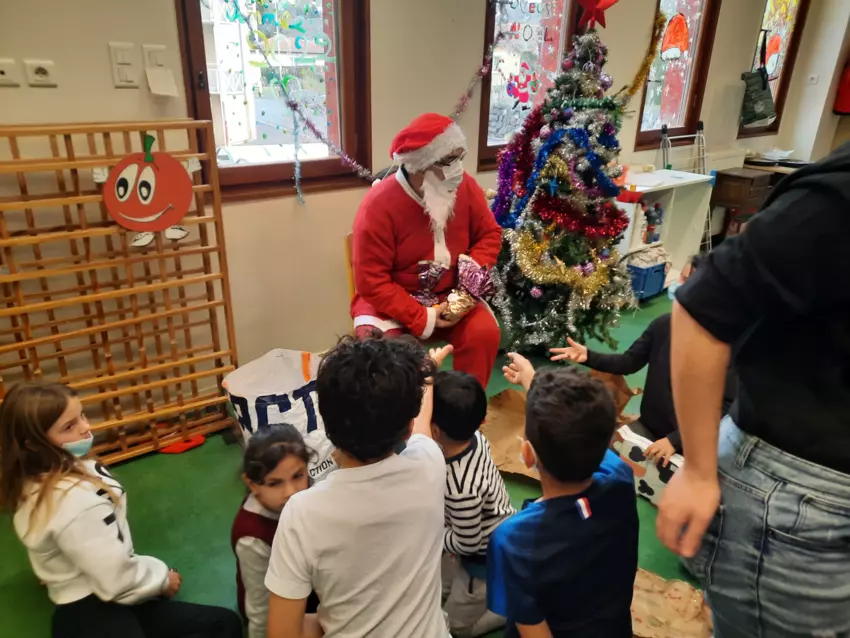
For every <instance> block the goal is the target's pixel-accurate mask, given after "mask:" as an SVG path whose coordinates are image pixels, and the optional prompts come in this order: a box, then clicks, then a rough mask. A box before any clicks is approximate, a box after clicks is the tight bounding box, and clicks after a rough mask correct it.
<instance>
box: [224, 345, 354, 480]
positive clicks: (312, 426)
mask: <svg viewBox="0 0 850 638" xmlns="http://www.w3.org/2000/svg"><path fill="white" fill-rule="evenodd" d="M319 361H320V358H319V357H318V356H317V355H315V354H311V353H309V352H298V351H296V350H283V349H277V350H272V351H270V352H267V353H266V354H264V355H263V356H262V357H260V358H259V359H255V360H254V361H251V362H250V363H247V364H245V365H243V366H240V367H239V368H238V369H236V370H234V371H233V372H231V373H230V374H228V375H227V376H226V377H224V383H223V384H222V385H223V386H224V389H225V390H226V391H227V394H228V397H229V398H230V402H231V403H232V404H233V408H234V410H235V411H236V416H237V418H238V419H239V423H240V425H241V426H242V434H243V436H244V437H245V442H246V443H247V442H248V440H249V439H250V438H251V437H252V436H253V435H254V433H256V432H259V431H262V430H265V429H266V428H268V427H270V426H273V425H274V424H276V423H289V424H291V425H294V426H295V427H296V428H298V431H299V432H301V436H303V437H304V441H305V443H307V445H308V446H309V447H310V448H311V449H313V450H314V451H315V452H316V457H315V458H314V459H312V460H311V462H310V464H309V467H308V469H309V472H310V477H311V478H312V479H313V480H315V481H320V480H322V479H323V478H325V476H327V474H328V472H330V471H332V470H335V469H336V468H337V465H336V462H335V461H334V460H333V458H332V457H331V452H332V451H333V445H332V444H331V442H330V441H329V440H328V438H327V436H326V435H325V424H324V423H323V422H322V417H321V415H320V414H319V399H318V396H317V394H316V373H317V372H318V369H319Z"/></svg>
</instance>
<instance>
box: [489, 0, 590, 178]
mask: <svg viewBox="0 0 850 638" xmlns="http://www.w3.org/2000/svg"><path fill="white" fill-rule="evenodd" d="M574 2H575V0H545V1H540V2H535V1H531V0H491V2H490V5H489V9H488V12H487V34H486V35H487V37H486V43H485V46H486V47H487V48H489V46H490V45H491V44H493V43H495V44H494V47H493V62H492V74H491V75H490V77H489V78H487V79H485V84H484V90H485V94H484V96H483V99H482V114H481V115H482V117H481V122H482V127H481V133H480V136H481V139H480V140H479V166H480V165H481V164H482V160H492V161H493V162H494V161H495V157H496V153H497V152H498V150H499V148H500V147H501V146H503V145H504V144H506V143H507V142H508V141H509V140H510V138H511V136H512V135H513V134H514V133H515V132H516V131H518V130H519V129H520V127H521V126H522V123H523V121H524V120H525V118H526V116H527V115H528V113H529V112H530V111H531V109H532V108H534V106H536V105H537V104H539V103H541V102H543V100H544V98H545V96H546V91H547V90H548V89H549V88H550V87H551V86H553V84H554V79H555V76H556V75H557V74H558V72H559V70H560V63H561V58H562V57H563V52H564V46H565V43H566V44H569V42H568V38H569V36H570V35H572V33H573V23H574V20H575V13H574V11H575V7H574V6H573V5H574ZM488 80H489V82H488Z"/></svg>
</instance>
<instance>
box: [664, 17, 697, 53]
mask: <svg viewBox="0 0 850 638" xmlns="http://www.w3.org/2000/svg"><path fill="white" fill-rule="evenodd" d="M689 40H690V34H689V33H688V22H687V20H685V16H684V15H682V14H681V13H677V14H676V15H674V16H673V17H672V18H670V22H668V23H667V29H666V30H665V31H664V39H663V40H662V41H661V59H662V60H668V61H669V60H678V59H679V58H681V57H682V56H683V55H684V54H685V53H687V51H688V41H689Z"/></svg>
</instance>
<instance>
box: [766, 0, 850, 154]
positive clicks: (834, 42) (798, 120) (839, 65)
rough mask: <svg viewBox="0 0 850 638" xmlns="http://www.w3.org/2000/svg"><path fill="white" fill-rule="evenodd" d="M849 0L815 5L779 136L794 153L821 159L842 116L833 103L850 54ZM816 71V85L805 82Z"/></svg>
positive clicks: (802, 44) (807, 26) (795, 69)
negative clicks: (834, 110) (849, 50)
mask: <svg viewBox="0 0 850 638" xmlns="http://www.w3.org/2000/svg"><path fill="white" fill-rule="evenodd" d="M849 25H850V1H848V0H817V1H816V2H812V4H811V9H810V10H809V16H808V20H807V24H806V30H805V32H804V34H803V40H802V42H801V46H800V54H799V55H798V56H797V65H796V67H795V68H794V72H795V73H794V75H795V80H796V82H794V83H793V84H792V86H791V90H790V91H789V93H788V103H787V105H786V108H785V113H784V114H783V119H782V127H781V130H780V139H781V142H782V144H783V147H784V148H789V149H794V157H798V158H800V159H819V158H821V157H823V156H824V155H826V154H827V153H829V151H830V150H831V148H832V142H833V139H834V138H835V132H836V128H837V127H838V121H839V117H838V116H837V115H833V113H832V106H833V104H834V102H835V92H836V89H837V86H838V80H839V78H840V76H841V71H842V69H843V68H844V61H845V60H846V58H847V53H848V45H850V38H848V33H850V32H848V26H849ZM810 75H817V76H818V82H817V84H814V85H809V84H807V83H806V81H807V78H808V77H809V76H810Z"/></svg>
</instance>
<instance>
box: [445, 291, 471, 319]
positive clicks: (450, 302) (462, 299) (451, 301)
mask: <svg viewBox="0 0 850 638" xmlns="http://www.w3.org/2000/svg"><path fill="white" fill-rule="evenodd" d="M477 303H478V300H477V299H476V298H475V297H473V296H472V295H470V294H469V293H468V292H466V291H463V290H453V291H452V292H450V293H449V296H448V297H447V298H446V304H447V305H446V310H445V311H444V312H443V314H442V318H443V319H445V320H446V321H454V320H455V319H460V318H461V317H463V316H464V315H465V314H466V313H468V312H469V311H470V310H472V309H473V308H474V307H475V305H476V304H477Z"/></svg>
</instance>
